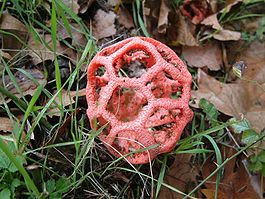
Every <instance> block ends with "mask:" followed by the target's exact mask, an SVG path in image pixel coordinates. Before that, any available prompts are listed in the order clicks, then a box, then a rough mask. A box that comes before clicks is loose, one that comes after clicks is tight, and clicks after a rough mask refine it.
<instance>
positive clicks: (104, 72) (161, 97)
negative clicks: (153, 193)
mask: <svg viewBox="0 0 265 199" xmlns="http://www.w3.org/2000/svg"><path fill="white" fill-rule="evenodd" d="M87 74H88V76H87V78H88V83H87V91H86V92H87V93H86V98H87V103H88V110H87V115H88V117H89V119H90V122H91V125H92V126H93V124H94V119H97V122H98V127H100V126H103V125H104V124H107V127H106V128H105V129H104V130H103V131H102V132H101V133H100V135H99V137H100V139H101V140H102V141H103V143H104V144H105V145H106V147H107V148H108V150H109V151H110V153H112V154H113V155H115V156H117V157H120V156H125V158H126V159H127V160H128V161H129V162H130V163H132V164H144V163H147V162H149V161H150V160H152V159H154V158H155V157H156V156H157V155H158V154H161V153H166V152H169V151H171V150H172V149H173V148H174V146H175V145H176V142H177V141H178V140H179V138H180V135H181V133H182V131H183V129H184V127H185V126H186V124H187V123H188V122H189V121H190V120H191V119H192V116H193V113H192V111H191V110H190V109H189V106H188V103H189V99H190V86H191V82H192V78H191V75H190V73H189V72H188V70H187V68H186V66H185V65H184V64H183V62H182V61H181V60H180V59H179V58H178V56H177V55H176V54H175V53H174V52H173V51H172V50H171V49H169V48H168V47H167V46H165V45H164V44H162V43H160V42H158V41H156V40H154V39H151V38H143V37H134V38H129V39H126V40H124V41H122V42H119V43H116V44H114V45H112V46H109V47H107V48H105V49H103V50H102V51H100V52H99V53H98V54H97V55H96V56H95V57H94V58H93V60H92V61H91V63H90V65H89V67H88V73H87ZM144 148H147V149H146V150H145V149H144Z"/></svg>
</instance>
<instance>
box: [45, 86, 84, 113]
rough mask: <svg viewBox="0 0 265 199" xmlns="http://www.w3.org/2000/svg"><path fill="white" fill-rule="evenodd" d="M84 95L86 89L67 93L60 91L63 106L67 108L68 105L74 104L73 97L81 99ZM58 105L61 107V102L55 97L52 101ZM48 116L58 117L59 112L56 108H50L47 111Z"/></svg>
mask: <svg viewBox="0 0 265 199" xmlns="http://www.w3.org/2000/svg"><path fill="white" fill-rule="evenodd" d="M85 95H86V89H85V88H84V89H81V90H78V91H70V92H68V91H67V90H62V103H63V106H64V107H66V106H69V105H70V104H73V103H74V102H75V97H76V96H78V97H82V96H85ZM54 101H55V102H56V103H57V104H58V105H61V101H60V98H59V96H57V97H56V98H55V100H54ZM48 112H49V116H50V117H52V116H59V115H60V110H59V108H58V107H52V108H51V109H49V111H48Z"/></svg>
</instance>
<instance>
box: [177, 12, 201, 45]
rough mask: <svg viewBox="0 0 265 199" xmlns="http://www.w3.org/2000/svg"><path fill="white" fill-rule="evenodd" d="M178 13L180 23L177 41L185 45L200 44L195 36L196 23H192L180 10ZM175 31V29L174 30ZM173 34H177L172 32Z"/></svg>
mask: <svg viewBox="0 0 265 199" xmlns="http://www.w3.org/2000/svg"><path fill="white" fill-rule="evenodd" d="M177 15H178V24H177V25H176V27H177V40H176V41H175V42H176V43H179V44H181V45H183V46H198V42H197V40H196V38H195V37H194V36H193V32H194V30H195V25H193V24H191V23H190V22H189V21H187V20H186V19H185V17H183V16H182V15H181V14H180V13H179V12H177ZM172 31H173V30H172ZM172 34H176V31H175V33H174V32H172Z"/></svg>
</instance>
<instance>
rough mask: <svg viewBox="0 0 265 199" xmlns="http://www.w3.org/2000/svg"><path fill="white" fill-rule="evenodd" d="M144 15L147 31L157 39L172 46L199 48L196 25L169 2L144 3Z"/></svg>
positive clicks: (151, 1) (153, 0) (145, 1)
mask: <svg viewBox="0 0 265 199" xmlns="http://www.w3.org/2000/svg"><path fill="white" fill-rule="evenodd" d="M143 15H144V22H145V26H146V29H147V31H148V32H149V33H150V34H152V35H153V36H154V37H155V38H157V39H159V40H160V41H163V42H164V43H170V44H172V45H179V44H180V45H184V46H198V43H197V40H196V38H195V36H194V35H195V28H196V27H195V25H194V24H192V23H191V22H190V21H189V20H188V19H185V17H184V16H182V14H181V13H180V11H179V10H178V9H177V10H175V9H173V7H172V2H171V1H169V0H163V1H155V0H144V1H143Z"/></svg>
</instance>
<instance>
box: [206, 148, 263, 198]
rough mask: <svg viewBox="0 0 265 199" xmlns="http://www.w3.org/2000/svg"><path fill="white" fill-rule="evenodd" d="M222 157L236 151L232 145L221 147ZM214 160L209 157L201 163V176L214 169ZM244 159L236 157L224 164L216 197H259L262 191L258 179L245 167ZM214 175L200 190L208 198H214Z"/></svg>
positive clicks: (224, 157)
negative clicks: (204, 187)
mask: <svg viewBox="0 0 265 199" xmlns="http://www.w3.org/2000/svg"><path fill="white" fill-rule="evenodd" d="M221 152H222V158H223V159H226V158H229V157H231V156H232V155H233V154H235V153H236V150H235V149H234V148H233V147H225V146H222V147H221ZM215 162H216V160H215V159H214V158H213V157H209V158H208V159H207V160H206V162H205V163H204V165H203V168H202V176H203V178H206V177H207V176H209V175H210V174H211V173H212V172H213V171H214V170H215V169H216V164H215ZM243 162H244V161H242V160H240V159H239V158H238V159H237V160H236V158H234V159H232V160H231V161H229V162H228V163H227V164H226V165H225V166H224V171H223V173H222V178H221V181H220V183H219V186H218V198H223V199H238V198H240V199H249V198H251V199H259V198H260V197H259V195H261V194H262V193H261V192H262V191H261V188H260V185H259V183H260V182H259V181H258V180H257V178H256V176H253V175H251V174H250V173H249V172H248V171H247V169H246V165H244V163H243ZM215 182H216V175H214V176H213V177H211V178H210V179H209V180H208V181H207V182H206V183H205V186H206V188H207V189H206V190H205V189H204V190H202V192H203V193H204V194H205V195H206V196H207V199H208V198H214V197H213V196H214V192H215V191H213V192H212V191H211V190H215Z"/></svg>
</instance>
